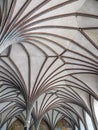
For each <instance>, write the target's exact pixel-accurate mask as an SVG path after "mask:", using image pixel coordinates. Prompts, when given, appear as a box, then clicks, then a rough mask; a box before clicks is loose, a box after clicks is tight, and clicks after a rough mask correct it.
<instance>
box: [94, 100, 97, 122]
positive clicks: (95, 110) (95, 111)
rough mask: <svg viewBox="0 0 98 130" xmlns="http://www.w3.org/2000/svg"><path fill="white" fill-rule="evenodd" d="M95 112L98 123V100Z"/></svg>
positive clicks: (95, 103)
mask: <svg viewBox="0 0 98 130" xmlns="http://www.w3.org/2000/svg"><path fill="white" fill-rule="evenodd" d="M94 112H95V116H96V119H97V121H98V101H97V100H94Z"/></svg>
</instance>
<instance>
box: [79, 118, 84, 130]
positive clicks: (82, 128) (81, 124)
mask: <svg viewBox="0 0 98 130" xmlns="http://www.w3.org/2000/svg"><path fill="white" fill-rule="evenodd" d="M80 130H85V127H84V125H83V123H82V121H81V120H80Z"/></svg>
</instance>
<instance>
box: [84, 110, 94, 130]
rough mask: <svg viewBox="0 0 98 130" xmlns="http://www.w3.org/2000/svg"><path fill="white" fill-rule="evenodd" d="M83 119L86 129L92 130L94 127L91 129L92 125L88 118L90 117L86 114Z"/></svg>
mask: <svg viewBox="0 0 98 130" xmlns="http://www.w3.org/2000/svg"><path fill="white" fill-rule="evenodd" d="M85 117H86V118H85V119H86V124H87V127H88V130H94V127H93V123H92V120H91V118H90V116H89V115H88V114H87V112H86V114H85Z"/></svg>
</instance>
